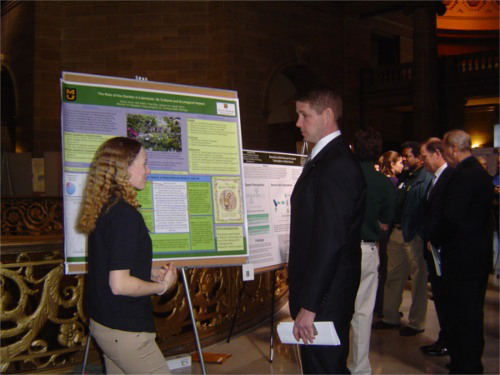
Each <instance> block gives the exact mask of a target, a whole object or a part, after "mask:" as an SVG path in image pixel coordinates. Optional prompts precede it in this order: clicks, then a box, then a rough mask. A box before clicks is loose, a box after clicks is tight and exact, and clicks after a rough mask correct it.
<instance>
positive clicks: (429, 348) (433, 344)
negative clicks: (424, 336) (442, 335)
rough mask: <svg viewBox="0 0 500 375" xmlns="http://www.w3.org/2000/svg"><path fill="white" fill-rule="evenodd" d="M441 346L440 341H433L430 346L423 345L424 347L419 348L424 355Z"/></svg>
mask: <svg viewBox="0 0 500 375" xmlns="http://www.w3.org/2000/svg"><path fill="white" fill-rule="evenodd" d="M440 345H442V343H441V340H439V339H437V340H436V341H434V342H433V343H432V344H430V345H424V346H421V347H420V350H421V351H423V352H424V353H425V352H426V351H428V350H432V349H434V348H435V347H436V346H440Z"/></svg>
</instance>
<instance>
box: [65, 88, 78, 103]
mask: <svg viewBox="0 0 500 375" xmlns="http://www.w3.org/2000/svg"><path fill="white" fill-rule="evenodd" d="M64 97H65V98H66V100H67V101H69V102H74V101H75V100H76V89H72V88H69V87H66V88H65V89H64Z"/></svg>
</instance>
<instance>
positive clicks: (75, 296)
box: [0, 199, 288, 374]
mask: <svg viewBox="0 0 500 375" xmlns="http://www.w3.org/2000/svg"><path fill="white" fill-rule="evenodd" d="M16 201H17V203H20V204H17V207H21V210H25V212H23V213H22V214H19V215H18V216H17V217H18V218H26V217H27V216H28V215H29V214H28V213H27V212H34V211H33V209H32V208H31V203H29V202H27V201H22V200H19V199H16ZM4 204H8V203H7V202H6V200H2V211H3V207H4ZM33 204H34V205H37V207H38V205H40V204H42V203H40V202H39V200H38V201H36V202H35V203H33ZM44 205H45V203H43V204H42V206H43V207H45V206H44ZM13 206H15V205H13V204H8V207H13ZM50 206H51V205H50V204H48V205H47V209H46V210H45V211H44V212H45V213H50V212H57V210H54V208H52V207H50ZM3 214H4V213H3V212H2V245H1V247H2V252H1V254H0V286H1V292H0V316H1V329H0V342H1V347H0V372H1V373H3V374H9V373H22V372H34V371H50V372H58V371H59V372H62V371H65V372H67V371H68V370H69V369H70V368H71V367H76V366H78V365H79V364H80V363H81V361H82V357H83V349H84V346H85V343H86V340H87V334H88V329H87V323H88V321H87V316H86V314H85V309H84V297H83V295H84V286H85V278H84V276H83V275H65V274H64V259H63V251H62V241H61V238H60V237H59V238H58V237H57V236H53V235H39V234H38V235H35V236H26V235H23V236H16V235H14V234H13V232H12V230H11V228H13V227H15V228H21V229H22V230H21V233H22V234H26V233H29V232H27V231H26V230H25V229H24V228H27V227H28V225H27V223H22V224H15V225H14V224H13V222H11V223H10V224H9V225H7V226H4V223H3V219H4V216H3ZM11 218H12V217H11ZM51 221H52V219H42V220H41V222H46V223H47V222H51ZM55 221H56V222H57V220H55ZM56 224H57V223H56ZM30 225H31V224H30ZM42 227H44V228H48V227H51V228H58V226H57V225H52V224H51V225H47V226H42ZM4 228H7V233H10V235H6V234H5V232H4V231H3V229H4ZM39 228H40V227H37V230H35V233H40V231H39ZM47 233H48V234H53V233H54V232H53V231H48V232H47ZM186 274H187V278H188V282H189V287H190V292H191V298H192V301H193V308H194V314H195V316H196V324H197V329H198V332H199V336H200V339H201V342H202V346H204V347H205V346H207V345H209V344H212V343H215V342H217V341H220V340H222V339H223V338H225V337H226V336H227V334H228V330H229V327H230V325H231V322H232V319H233V317H234V312H235V309H236V301H237V298H238V295H239V293H240V290H241V288H242V281H241V270H240V267H213V268H195V269H188V270H187V272H186ZM272 277H275V278H276V280H275V289H274V291H273V290H272V285H273V283H272V281H273V280H272ZM287 291H288V287H287V284H286V270H283V269H282V270H278V271H276V272H267V273H262V274H259V275H256V277H255V280H254V281H252V282H247V284H246V287H245V294H244V296H243V298H242V301H241V304H240V309H239V315H238V319H237V325H236V329H235V333H237V332H240V331H243V330H246V329H249V328H250V327H252V326H255V325H257V324H259V323H262V321H264V320H265V319H266V318H268V317H269V313H270V303H271V297H272V293H274V294H275V296H276V302H275V307H280V306H282V305H283V304H284V303H285V302H286V299H285V298H282V297H284V296H286V293H287ZM152 298H153V313H154V316H155V324H156V329H157V336H158V339H157V340H158V344H159V346H160V348H161V349H162V351H163V353H164V354H165V355H167V356H168V355H173V354H178V353H186V352H192V351H194V350H195V343H194V337H193V332H192V323H191V319H190V315H189V310H188V306H187V303H186V299H185V294H184V288H183V286H182V283H181V282H179V283H178V285H177V288H175V289H174V290H173V291H172V292H171V293H169V294H168V295H164V296H154V297H152ZM89 358H90V361H95V360H97V359H98V352H97V350H96V349H95V348H94V347H92V349H91V353H90V357H89Z"/></svg>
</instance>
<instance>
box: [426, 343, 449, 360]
mask: <svg viewBox="0 0 500 375" xmlns="http://www.w3.org/2000/svg"><path fill="white" fill-rule="evenodd" d="M420 349H421V350H422V352H423V353H424V354H425V355H430V356H433V357H444V356H446V355H450V353H449V352H448V348H447V347H446V346H444V345H443V344H441V343H440V342H435V343H434V344H433V345H428V346H427V347H424V346H423V347H421V348H420Z"/></svg>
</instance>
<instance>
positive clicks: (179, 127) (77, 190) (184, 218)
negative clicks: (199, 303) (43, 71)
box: [61, 72, 248, 273]
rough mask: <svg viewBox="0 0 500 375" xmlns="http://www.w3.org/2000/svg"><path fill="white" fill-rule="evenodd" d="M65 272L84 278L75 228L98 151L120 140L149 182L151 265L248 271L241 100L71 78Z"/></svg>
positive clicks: (66, 98) (65, 95)
mask: <svg viewBox="0 0 500 375" xmlns="http://www.w3.org/2000/svg"><path fill="white" fill-rule="evenodd" d="M61 95H62V106H61V125H62V132H61V133H62V144H63V168H64V176H63V183H64V186H63V189H64V194H63V197H64V239H65V241H64V250H65V261H66V262H65V264H66V273H81V272H85V271H86V261H87V244H86V236H85V235H83V234H81V233H79V232H78V231H77V230H76V228H75V225H76V220H77V217H78V214H79V211H80V204H81V202H82V198H83V191H84V187H85V181H86V177H87V174H88V170H89V167H90V163H91V162H92V158H93V156H94V154H95V151H96V150H97V148H98V147H99V145H101V144H102V143H103V142H104V141H106V140H107V139H109V138H112V137H116V136H123V137H129V138H133V139H136V140H138V141H139V142H141V144H142V145H143V146H144V148H145V149H146V154H147V157H148V166H149V168H150V169H151V171H152V172H151V175H150V176H149V178H148V182H147V186H146V188H145V189H144V190H142V191H140V192H138V194H137V199H138V202H139V204H140V209H139V210H140V212H141V214H142V215H143V217H144V220H145V222H146V225H147V226H148V229H149V230H150V235H151V239H152V242H153V262H154V263H155V264H164V263H165V261H174V263H175V264H176V265H177V266H210V265H233V264H234V265H238V264H242V263H246V262H247V259H248V258H247V257H248V245H247V227H246V208H245V200H244V199H243V197H244V186H243V160H242V147H241V144H242V143H241V127H240V118H239V106H238V98H237V93H236V92H234V91H227V90H217V89H209V88H200V87H192V86H183V85H174V84H166V83H159V82H149V81H139V80H132V79H122V78H114V77H103V76H95V75H86V74H79V73H68V72H63V74H62V78H61Z"/></svg>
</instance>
